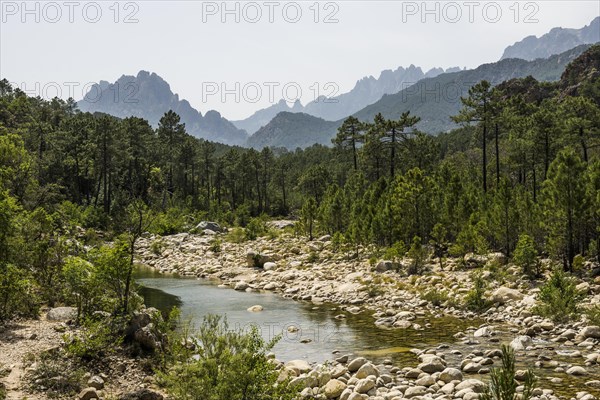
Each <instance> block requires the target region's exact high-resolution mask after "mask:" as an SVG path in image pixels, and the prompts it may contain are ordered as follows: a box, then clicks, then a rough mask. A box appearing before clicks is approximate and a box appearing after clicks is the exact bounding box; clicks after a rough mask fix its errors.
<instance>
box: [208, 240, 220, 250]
mask: <svg viewBox="0 0 600 400" xmlns="http://www.w3.org/2000/svg"><path fill="white" fill-rule="evenodd" d="M208 250H210V251H212V252H213V253H220V252H221V240H220V239H215V240H213V241H212V242H211V243H210V246H209V247H208Z"/></svg>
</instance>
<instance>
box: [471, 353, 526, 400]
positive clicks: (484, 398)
mask: <svg viewBox="0 0 600 400" xmlns="http://www.w3.org/2000/svg"><path fill="white" fill-rule="evenodd" d="M535 382H536V378H535V375H534V374H533V372H532V371H531V370H529V371H527V374H526V375H525V381H524V383H523V390H522V391H521V392H520V393H518V394H517V387H518V386H519V384H518V383H517V381H516V380H515V353H514V351H513V349H512V348H511V347H509V346H506V345H503V346H502V366H501V367H500V368H493V369H492V371H491V372H490V383H489V385H488V387H487V388H486V390H485V391H484V392H483V393H482V394H481V395H480V397H479V398H480V400H513V399H515V400H516V399H519V400H529V399H530V398H531V397H532V396H533V389H534V388H535Z"/></svg>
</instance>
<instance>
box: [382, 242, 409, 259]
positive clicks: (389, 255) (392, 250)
mask: <svg viewBox="0 0 600 400" xmlns="http://www.w3.org/2000/svg"><path fill="white" fill-rule="evenodd" d="M405 254H406V246H405V245H404V242H403V241H401V240H399V241H397V242H396V243H394V244H393V245H391V246H390V247H388V248H387V249H385V253H384V255H383V257H384V258H385V259H386V260H390V261H393V262H395V263H398V262H400V260H401V259H402V257H404V255H405Z"/></svg>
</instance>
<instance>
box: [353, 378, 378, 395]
mask: <svg viewBox="0 0 600 400" xmlns="http://www.w3.org/2000/svg"><path fill="white" fill-rule="evenodd" d="M374 387H375V382H373V381H372V380H370V379H360V380H359V381H358V383H357V384H356V387H355V388H354V391H356V393H367V392H368V391H369V390H371V389H373V388H374Z"/></svg>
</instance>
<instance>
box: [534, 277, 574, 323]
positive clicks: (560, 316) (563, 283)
mask: <svg viewBox="0 0 600 400" xmlns="http://www.w3.org/2000/svg"><path fill="white" fill-rule="evenodd" d="M576 286H577V285H576V283H575V280H574V279H573V278H572V277H570V276H568V275H567V274H566V273H565V272H564V271H563V270H562V269H561V268H555V269H554V272H553V273H552V275H551V276H550V279H548V281H547V282H546V283H545V284H544V285H543V286H542V287H541V288H540V293H539V295H538V302H537V304H536V306H535V307H534V309H533V311H534V312H535V313H536V314H539V315H541V316H543V317H546V318H550V319H552V320H553V321H556V322H566V321H569V320H571V319H572V318H573V317H575V316H576V315H578V314H579V302H580V301H581V299H582V294H581V293H579V292H578V291H577V288H576Z"/></svg>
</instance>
